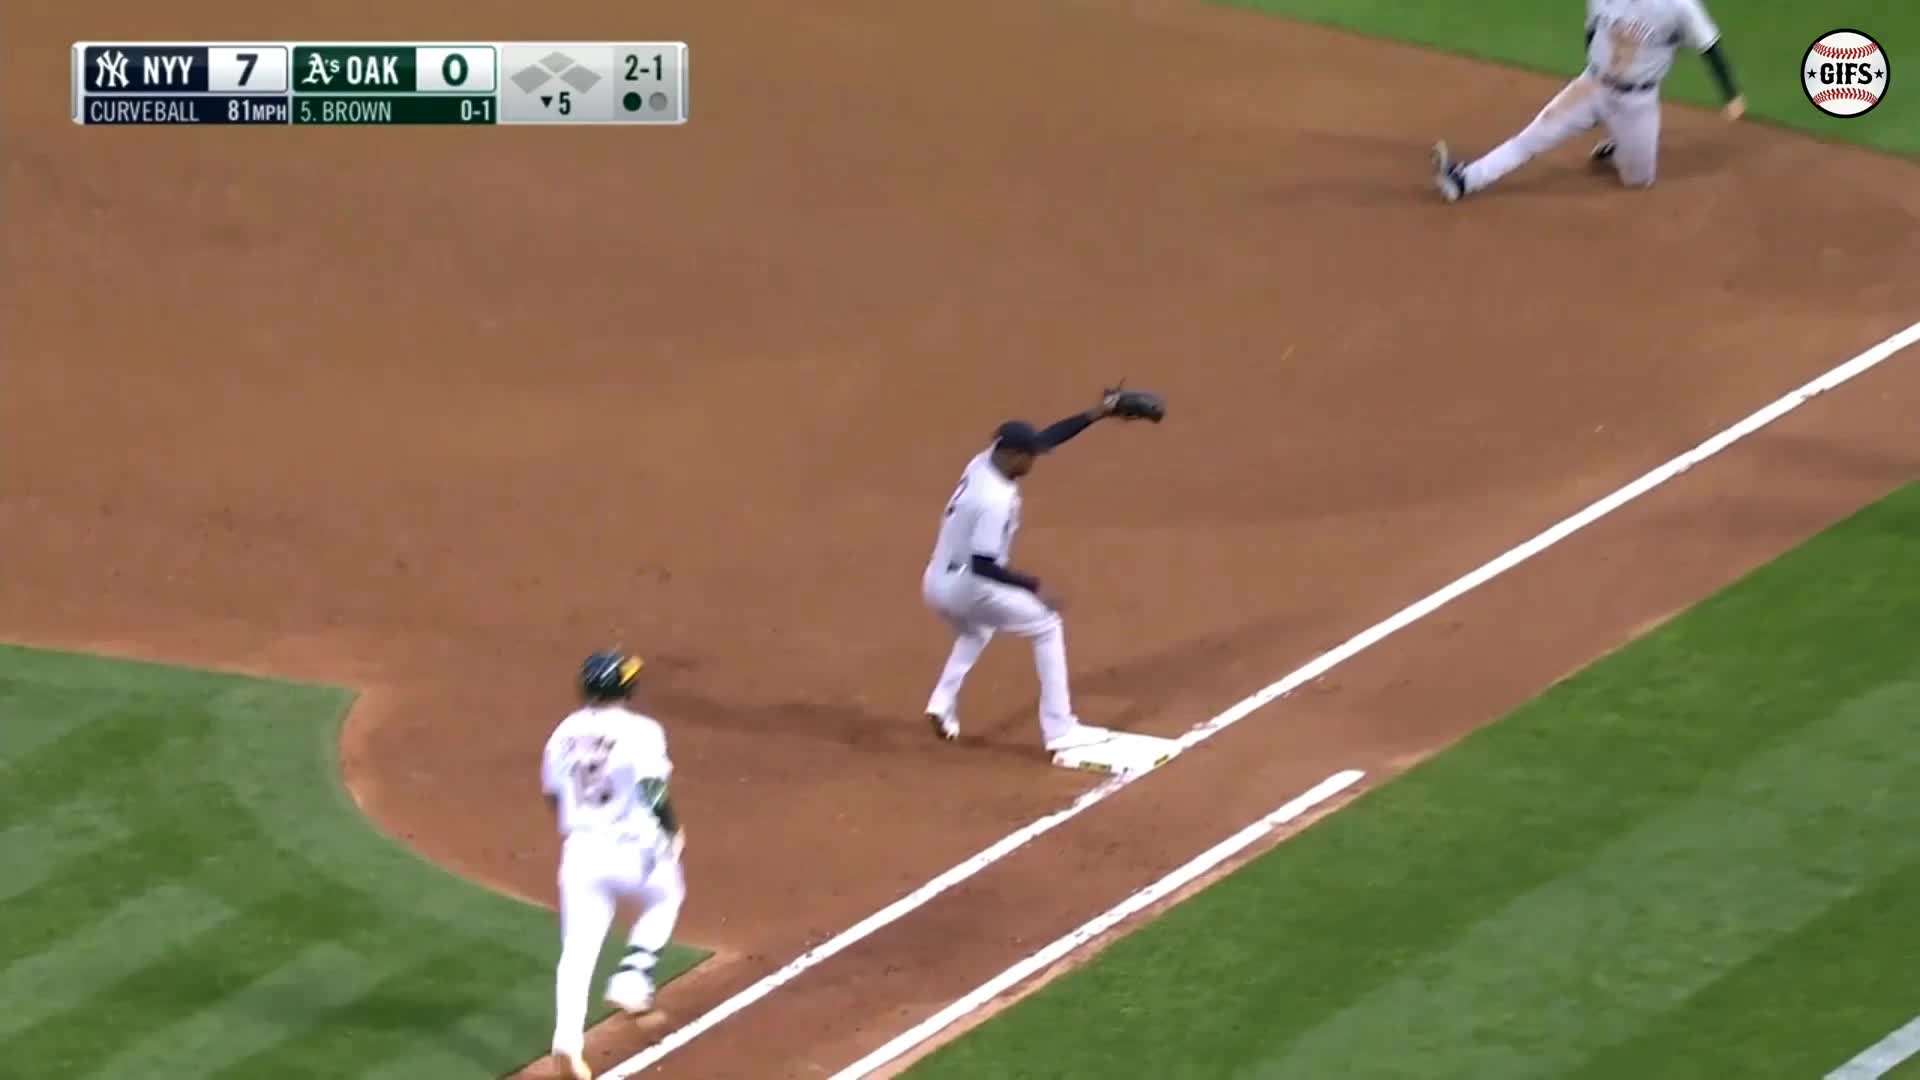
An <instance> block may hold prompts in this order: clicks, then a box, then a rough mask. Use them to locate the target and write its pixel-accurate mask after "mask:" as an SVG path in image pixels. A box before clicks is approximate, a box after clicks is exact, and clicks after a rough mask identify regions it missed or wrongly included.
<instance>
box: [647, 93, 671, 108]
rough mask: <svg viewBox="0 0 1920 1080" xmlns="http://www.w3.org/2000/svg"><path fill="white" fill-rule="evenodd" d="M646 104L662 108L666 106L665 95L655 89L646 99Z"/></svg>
mask: <svg viewBox="0 0 1920 1080" xmlns="http://www.w3.org/2000/svg"><path fill="white" fill-rule="evenodd" d="M647 104H649V105H651V106H653V107H654V108H656V109H664V108H666V107H667V95H666V94H664V93H662V92H660V91H658V90H655V91H654V92H653V96H652V97H650V98H648V99H647Z"/></svg>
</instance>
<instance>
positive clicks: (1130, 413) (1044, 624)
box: [920, 390, 1163, 753]
mask: <svg viewBox="0 0 1920 1080" xmlns="http://www.w3.org/2000/svg"><path fill="white" fill-rule="evenodd" d="M1162 413H1163V406H1162V403H1161V402H1160V400H1159V398H1158V396H1157V395H1154V394H1151V393H1149V392H1147V391H1139V390H1110V391H1108V392H1107V393H1106V394H1105V395H1104V396H1103V397H1102V398H1101V400H1100V404H1098V405H1096V406H1094V407H1093V408H1091V409H1088V410H1086V411H1085V412H1079V413H1075V414H1074V415H1072V416H1069V417H1067V418H1066V419H1064V420H1061V421H1059V422H1058V423H1055V424H1052V425H1049V426H1048V427H1046V428H1044V429H1042V430H1038V431H1036V430H1034V427H1033V425H1031V424H1028V423H1027V422H1025V421H1023V420H1010V421H1008V422H1006V423H1004V424H1001V425H1000V427H999V430H997V431H996V432H994V440H993V445H991V446H989V447H988V448H987V449H985V450H982V451H981V452H980V453H978V454H976V455H974V457H973V460H972V461H969V462H967V467H966V470H965V471H964V472H962V473H961V474H960V483H959V486H957V487H955V488H954V490H953V495H952V496H951V497H949V498H948V499H947V506H946V510H945V512H944V514H943V516H942V517H941V520H940V532H939V536H938V537H937V539H936V540H935V541H934V545H933V555H932V557H931V558H930V559H928V560H927V568H926V572H925V573H924V574H922V575H921V579H920V592H921V596H922V598H923V599H924V600H925V601H926V604H927V606H928V607H929V608H931V609H932V610H933V612H934V613H935V614H936V615H938V616H940V618H941V619H942V620H943V621H945V622H946V624H947V625H948V626H949V627H951V628H952V630H953V650H952V652H950V653H949V654H948V655H947V664H946V667H945V668H944V669H942V670H941V672H940V681H939V682H938V683H937V684H935V686H934V688H933V693H932V695H931V696H930V697H928V699H927V720H928V721H929V722H930V723H931V724H932V726H933V733H934V735H935V736H936V737H938V738H941V739H957V738H959V737H960V714H959V710H958V705H957V702H958V699H959V696H960V686H961V684H962V683H964V682H966V680H967V673H968V672H970V671H972V670H973V665H974V664H975V663H976V662H977V661H978V660H979V659H980V654H981V652H983V651H984V650H985V649H986V647H987V643H988V642H989V641H991V640H993V635H994V633H995V632H996V631H1000V630H1005V631H1007V632H1008V633H1011V634H1015V635H1018V636H1020V637H1024V638H1026V639H1028V640H1029V641H1031V642H1032V643H1033V666H1034V669H1035V671H1036V672H1037V673H1038V674H1039V677H1040V735H1041V738H1042V740H1043V741H1044V743H1045V745H1046V748H1047V750H1048V751H1049V752H1050V753H1057V752H1059V751H1061V750H1071V749H1074V748H1076V747H1081V746H1091V745H1093V744H1095V743H1100V742H1105V741H1106V740H1108V739H1111V738H1113V733H1112V732H1111V731H1108V730H1107V729H1105V728H1100V727H1094V726H1093V725H1091V724H1083V723H1081V722H1080V721H1079V719H1078V718H1076V717H1075V716H1074V714H1073V699H1072V694H1071V692H1070V691H1069V689H1068V685H1067V643H1066V631H1065V628H1064V627H1063V625H1062V624H1061V621H1060V612H1059V604H1058V601H1057V599H1056V598H1054V597H1053V596H1051V595H1050V594H1048V593H1045V592H1043V591H1042V590H1041V588H1040V581H1039V579H1038V578H1035V577H1032V576H1031V575H1028V574H1023V573H1020V572H1019V571H1017V570H1014V569H1013V568H1012V567H1010V566H1009V565H1008V557H1009V556H1010V554H1011V553H1012V550H1013V538H1014V534H1015V533H1017V532H1019V530H1020V478H1021V477H1023V476H1025V475H1027V473H1028V472H1029V471H1030V470H1031V469H1032V468H1033V462H1034V458H1035V457H1037V456H1038V455H1040V454H1044V453H1047V452H1048V451H1051V450H1053V449H1054V448H1056V447H1058V446H1060V445H1061V444H1062V443H1065V442H1066V441H1067V440H1068V439H1071V438H1073V437H1074V436H1076V435H1078V434H1080V433H1081V432H1082V431H1085V430H1086V429H1087V427H1088V425H1090V424H1092V423H1094V422H1095V421H1097V420H1100V419H1102V418H1104V417H1108V416H1121V417H1123V418H1127V419H1142V418H1144V419H1151V420H1153V421H1155V422H1156V423H1157V422H1159V420H1160V417H1161V415H1162Z"/></svg>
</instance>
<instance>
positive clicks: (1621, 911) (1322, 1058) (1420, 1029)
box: [1264, 673, 1920, 1078]
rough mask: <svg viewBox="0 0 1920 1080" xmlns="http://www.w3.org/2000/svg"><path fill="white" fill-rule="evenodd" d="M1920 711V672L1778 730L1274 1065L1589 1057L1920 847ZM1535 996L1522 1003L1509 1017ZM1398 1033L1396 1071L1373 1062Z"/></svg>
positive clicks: (1469, 1070) (1524, 1069) (1463, 1064)
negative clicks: (1904, 734) (1892, 735)
mask: <svg viewBox="0 0 1920 1080" xmlns="http://www.w3.org/2000/svg"><path fill="white" fill-rule="evenodd" d="M1917 674H1920V673H1917ZM1913 715H1920V684H1917V683H1901V684H1896V685H1894V686H1891V687H1886V688H1883V689H1881V690H1880V691H1877V692H1875V693H1872V694H1869V695H1867V696H1866V697H1864V698H1861V699H1859V700H1857V701H1854V702H1850V703H1848V704H1847V705H1845V706H1843V707H1841V708H1840V709H1839V710H1837V711H1836V712H1835V713H1834V714H1833V715H1832V716H1830V717H1828V718H1827V719H1826V720H1824V721H1822V722H1820V723H1818V724H1814V725H1811V726H1809V727H1807V728H1805V729H1803V730H1802V731H1800V732H1799V733H1798V734H1797V735H1795V736H1794V737H1793V738H1791V739H1788V740H1785V741H1781V742H1776V743H1775V744H1774V745H1773V747H1772V748H1771V749H1770V750H1769V751H1768V752H1767V753H1766V754H1765V755H1763V756H1762V757H1760V758H1758V759H1757V760H1755V761H1752V762H1750V763H1748V764H1747V765H1745V766H1744V767H1742V768H1740V769H1738V770H1735V771H1733V772H1731V773H1727V774H1723V775H1721V776H1717V777H1714V778H1713V779H1711V780H1710V781H1709V782H1708V783H1707V784H1706V785H1705V786H1704V787H1703V788H1702V789H1701V791H1700V792H1699V793H1698V794H1697V795H1695V796H1694V797H1693V798H1691V799H1689V800H1687V801H1686V802H1685V803H1683V804H1682V805H1680V806H1678V807H1676V808H1674V809H1673V810H1671V811H1668V812H1666V813H1662V814H1657V815H1654V816H1652V817H1649V818H1645V819H1642V820H1641V821H1640V823H1639V824H1638V825H1637V826H1636V827H1635V828H1634V830H1633V831H1632V832H1630V833H1628V834H1627V835H1625V836H1623V837H1621V838H1620V839H1619V840H1617V841H1615V842H1613V843H1612V844H1609V845H1608V846H1607V847H1605V848H1603V849H1602V850H1601V851H1599V852H1598V853H1597V854H1596V855H1595V857H1594V858H1593V859H1592V860H1591V861H1590V862H1588V863H1587V864H1586V865H1585V866H1582V867H1581V868H1579V869H1578V870H1576V871H1575V872H1573V873H1570V874H1568V875H1566V876H1564V877H1562V878H1560V879H1558V880H1556V881H1554V882H1553V883H1551V884H1549V885H1548V886H1546V887H1544V888H1539V889H1535V890H1533V891H1531V892H1529V893H1527V894H1526V895H1524V896H1521V897H1519V898H1517V899H1515V900H1514V901H1512V902H1510V903H1508V904H1507V905H1506V906H1505V907H1503V908H1501V909H1499V910H1498V911H1495V912H1492V913H1490V914H1489V916H1488V917H1487V918H1486V919H1485V920H1483V921H1482V922H1480V923H1479V924H1478V925H1477V926H1475V927H1474V928H1473V930H1472V931H1471V932H1469V933H1468V934H1466V935H1465V936H1463V937H1462V938H1460V939H1459V940H1457V941H1455V942H1454V943H1452V944H1451V945H1450V946H1449V947H1447V948H1445V949H1441V950H1437V951H1434V952H1431V953H1428V954H1426V955H1423V956H1421V957H1420V958H1418V960H1416V961H1415V962H1414V963H1413V964H1411V965H1410V966H1409V968H1408V969H1407V970H1406V971H1404V972H1402V973H1401V974H1400V975H1399V976H1398V977H1397V978H1395V979H1393V980H1391V981H1389V982H1387V983H1384V984H1382V985H1381V986H1379V987H1377V988H1376V989H1374V990H1373V991H1372V992H1371V993H1369V994H1368V995H1367V996H1366V997H1365V998H1363V999H1361V1000H1360V1001H1359V1002H1357V1003H1356V1004H1355V1005H1354V1006H1352V1007H1350V1008H1348V1009H1347V1010H1345V1011H1343V1012H1341V1013H1340V1014H1339V1015H1337V1016H1335V1017H1333V1018H1331V1019H1330V1020H1328V1021H1327V1022H1325V1023H1323V1024H1321V1025H1319V1026H1318V1027H1316V1028H1315V1029H1313V1030H1312V1031H1309V1032H1306V1033H1305V1034H1304V1035H1303V1036H1302V1037H1301V1038H1300V1039H1299V1040H1297V1041H1296V1042H1294V1043H1293V1044H1292V1045H1291V1046H1289V1047H1288V1048H1287V1049H1286V1051H1285V1053H1284V1054H1282V1055H1280V1056H1278V1057H1276V1058H1275V1059H1274V1060H1273V1063H1272V1067H1271V1068H1269V1069H1266V1070H1264V1072H1265V1074H1267V1075H1272V1076H1275V1077H1286V1076H1297V1077H1324V1076H1335V1075H1343V1076H1351V1077H1362V1076H1385V1075H1393V1074H1396V1073H1399V1072H1400V1071H1401V1070H1402V1069H1403V1068H1404V1065H1405V1061H1406V1060H1408V1059H1418V1060H1427V1061H1431V1062H1444V1063H1445V1064H1444V1066H1443V1067H1442V1066H1440V1065H1437V1064H1436V1065H1434V1066H1432V1067H1430V1068H1429V1070H1428V1071H1427V1072H1426V1075H1428V1076H1432V1077H1443V1076H1445V1077H1463V1078H1464V1077H1484V1076H1524V1075H1558V1074H1559V1073H1561V1072H1563V1071H1565V1070H1567V1069H1570V1068H1574V1067H1577V1066H1579V1065H1580V1063H1582V1062H1583V1061H1585V1060H1586V1059H1587V1058H1588V1057H1589V1056H1591V1055H1593V1054H1595V1053H1597V1052H1599V1051H1601V1050H1603V1049H1604V1048H1605V1047H1606V1046H1607V1045H1608V1044H1609V1043H1613V1042H1616V1041H1618V1040H1621V1039H1625V1038H1629V1037H1631V1036H1632V1035H1634V1034H1635V1033H1636V1032H1638V1031H1639V1030H1641V1029H1642V1028H1643V1027H1644V1026H1646V1025H1647V1024H1648V1023H1650V1022H1652V1021H1653V1020H1655V1019H1657V1018H1658V1017H1659V1016H1660V1015H1661V1014H1662V1013H1665V1012H1666V1011H1668V1010H1669V1009H1673V1008H1676V1007H1678V1006H1680V1005H1681V1004H1682V1003H1684V1002H1685V1001H1686V999H1687V998H1688V997H1690V996H1692V995H1693V994H1694V993H1696V992H1698V991H1700V990H1702V989H1704V988H1705V987H1706V986H1708V985H1709V984H1711V983H1712V982H1713V981H1714V980H1715V979H1716V978H1718V977H1719V976H1720V975H1722V974H1724V973H1726V972H1729V971H1731V970H1734V969H1736V968H1737V967H1739V966H1740V965H1742V964H1744V963H1746V962H1747V961H1748V960H1749V959H1750V958H1752V957H1754V956H1755V955H1757V954H1759V953H1760V952H1761V951H1763V950H1764V949H1765V948H1766V947H1767V946H1768V945H1769V944H1771V943H1772V942H1774V941H1775V940H1776V939H1778V938H1780V937H1781V936H1783V935H1785V934H1788V933H1791V932H1792V931H1793V930H1795V929H1797V928H1798V927H1799V926H1800V925H1802V924H1803V923H1805V922H1807V921H1809V920H1812V919H1815V918H1817V917H1818V916H1819V915H1821V913H1823V912H1825V911H1826V910H1827V909H1828V908H1830V907H1832V906H1834V905H1835V904H1838V903H1841V902H1843V901H1845V900H1846V899H1847V898H1848V897H1849V896H1851V895H1852V894H1853V893H1855V892H1857V891H1860V890H1863V889H1867V888H1870V887H1872V885H1873V883H1875V882H1876V881H1878V880H1879V879H1880V877H1881V876H1882V875H1883V874H1884V873H1885V872H1886V870H1887V869H1888V859H1889V856H1890V855H1894V853H1904V852H1905V851H1907V850H1910V848H1911V845H1912V843H1913V839H1912V838H1913V837H1914V835H1915V834H1916V830H1920V816H1917V810H1920V800H1916V799H1915V797H1914V793H1916V792H1920V748H1916V747H1911V746H1910V748H1909V750H1908V752H1906V753H1900V752H1898V751H1897V749H1895V750H1894V752H1889V750H1890V748H1889V746H1888V745H1887V740H1886V736H1887V734H1888V727H1889V725H1890V724H1898V723H1899V722H1900V721H1899V720H1898V719H1897V718H1899V717H1903V716H1913ZM1895 857H1898V856H1895ZM1896 865H1897V864H1896ZM1435 1002H1444V1003H1446V1005H1445V1007H1444V1008H1434V1007H1432V1006H1433V1003H1435ZM1517 1003H1525V1007H1524V1011H1523V1012H1522V1013H1520V1014H1519V1015H1503V1014H1506V1013H1509V1012H1510V1011H1511V1010H1512V1009H1513V1008H1514V1006H1515V1004H1517ZM1490 1017H1500V1018H1501V1022H1499V1023H1498V1024H1489V1023H1488V1022H1487V1021H1488V1018H1490ZM1389 1046H1390V1047H1395V1048H1396V1050H1395V1055H1394V1056H1393V1057H1390V1058H1384V1059H1383V1058H1379V1057H1376V1060H1380V1063H1381V1067H1380V1068H1379V1069H1378V1070H1375V1069H1369V1068H1368V1067H1366V1066H1363V1065H1357V1064H1356V1062H1357V1061H1358V1060H1361V1059H1363V1058H1365V1057H1366V1056H1367V1055H1369V1054H1373V1055H1378V1054H1379V1048H1381V1047H1389Z"/></svg>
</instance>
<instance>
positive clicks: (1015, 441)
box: [993, 420, 1046, 454]
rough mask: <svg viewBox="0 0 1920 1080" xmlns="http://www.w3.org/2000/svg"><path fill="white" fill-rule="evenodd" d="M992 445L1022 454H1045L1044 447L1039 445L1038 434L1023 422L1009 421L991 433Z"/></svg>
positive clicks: (1031, 426)
mask: <svg viewBox="0 0 1920 1080" xmlns="http://www.w3.org/2000/svg"><path fill="white" fill-rule="evenodd" d="M993 445H994V446H997V447H1003V448H1005V449H1008V450H1012V451H1014V452H1016V453H1022V454H1041V453H1045V452H1046V447H1044V446H1042V445H1040V433H1039V432H1038V431H1035V430H1034V429H1033V425H1032V424H1029V423H1027V422H1026V421H1025V420H1009V421H1007V422H1006V423H1004V424H1001V425H1000V426H999V428H997V429H995V431H994V433H993Z"/></svg>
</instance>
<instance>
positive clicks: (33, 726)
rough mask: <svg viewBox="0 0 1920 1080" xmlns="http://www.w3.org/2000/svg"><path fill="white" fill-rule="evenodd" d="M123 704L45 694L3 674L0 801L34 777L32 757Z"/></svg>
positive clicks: (64, 692)
mask: <svg viewBox="0 0 1920 1080" xmlns="http://www.w3.org/2000/svg"><path fill="white" fill-rule="evenodd" d="M0 655H4V650H0ZM120 704H121V701H120V699H119V698H118V697H116V696H114V695H111V694H106V695H102V694H98V693H94V694H88V693H86V692H84V691H82V690H78V689H71V690H69V689H58V690H47V691H42V689H41V688H40V687H38V686H37V685H36V684H34V683H32V682H30V681H28V680H25V679H16V678H8V677H6V676H4V675H0V799H4V798H7V797H8V796H10V795H11V794H12V793H13V791H14V789H15V785H16V784H20V783H23V782H25V781H26V780H28V779H29V778H30V777H31V775H32V773H31V771H30V770H29V769H28V768H26V767H25V763H26V762H27V761H28V760H29V756H30V755H36V754H38V753H39V751H40V750H41V748H42V747H44V746H46V744H48V743H50V742H52V741H54V740H55V739H58V738H60V737H62V736H64V735H66V734H67V733H68V732H70V731H72V730H74V729H75V728H79V727H83V726H85V725H86V724H89V723H92V722H94V721H97V720H100V719H102V718H104V717H106V716H108V715H110V714H111V713H113V712H115V711H116V710H117V709H118V708H119V706H120Z"/></svg>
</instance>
